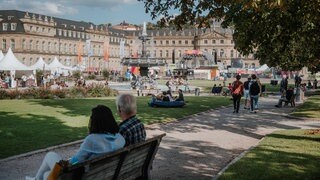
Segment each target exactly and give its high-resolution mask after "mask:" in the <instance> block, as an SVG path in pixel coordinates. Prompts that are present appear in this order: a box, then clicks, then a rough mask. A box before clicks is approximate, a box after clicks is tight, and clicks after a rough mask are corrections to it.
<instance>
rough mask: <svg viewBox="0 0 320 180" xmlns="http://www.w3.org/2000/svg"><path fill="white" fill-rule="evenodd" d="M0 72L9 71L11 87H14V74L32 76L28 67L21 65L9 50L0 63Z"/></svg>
mask: <svg viewBox="0 0 320 180" xmlns="http://www.w3.org/2000/svg"><path fill="white" fill-rule="evenodd" d="M0 71H10V77H11V87H16V81H15V77H16V74H17V73H19V75H22V74H29V75H30V74H32V73H33V71H32V69H31V68H29V67H28V66H26V65H24V64H23V63H21V62H20V61H19V60H18V59H17V58H16V57H15V56H14V54H13V52H12V50H11V48H9V50H8V52H7V54H6V55H5V56H4V57H3V58H2V59H1V61H0Z"/></svg>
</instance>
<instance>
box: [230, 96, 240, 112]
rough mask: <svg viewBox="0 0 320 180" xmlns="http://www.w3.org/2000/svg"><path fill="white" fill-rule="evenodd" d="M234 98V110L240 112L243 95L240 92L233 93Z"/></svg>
mask: <svg viewBox="0 0 320 180" xmlns="http://www.w3.org/2000/svg"><path fill="white" fill-rule="evenodd" d="M232 99H233V108H234V111H236V112H239V107H240V99H241V95H240V94H233V95H232Z"/></svg>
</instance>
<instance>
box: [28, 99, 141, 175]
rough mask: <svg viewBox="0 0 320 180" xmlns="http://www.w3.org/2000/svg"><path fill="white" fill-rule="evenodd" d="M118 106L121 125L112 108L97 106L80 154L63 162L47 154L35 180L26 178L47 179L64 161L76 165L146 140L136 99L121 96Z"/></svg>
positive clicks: (51, 153) (53, 153)
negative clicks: (138, 114)
mask: <svg viewBox="0 0 320 180" xmlns="http://www.w3.org/2000/svg"><path fill="white" fill-rule="evenodd" d="M115 105H116V107H117V113H118V115H119V117H120V118H121V120H122V121H121V123H120V124H117V122H116V120H115V118H114V115H113V114H112V111H111V110H110V108H109V107H107V106H105V105H97V106H96V107H94V108H92V110H91V116H90V119H89V126H88V127H89V132H88V135H87V136H86V137H85V138H84V141H83V142H82V144H81V145H80V148H79V149H78V151H77V153H76V154H74V155H73V156H72V157H70V159H68V160H62V157H61V156H60V155H59V154H57V153H55V152H52V151H50V152H48V153H47V154H46V155H45V157H44V159H43V161H42V163H41V165H40V168H39V169H38V171H37V173H36V175H35V177H29V176H27V177H26V180H32V179H36V180H42V179H48V177H50V176H52V174H53V169H54V167H55V164H56V163H58V162H61V161H63V162H64V163H68V164H72V165H73V164H77V163H80V162H83V161H85V160H88V159H92V158H95V157H97V156H99V155H102V154H105V153H110V152H113V151H116V150H118V149H121V148H123V147H126V146H129V145H131V144H136V143H139V142H142V141H144V140H145V139H146V131H145V127H144V125H143V124H142V123H141V121H140V120H139V119H138V118H137V103H136V98H135V97H134V96H133V95H131V94H121V95H119V96H118V97H117V98H116V102H115Z"/></svg>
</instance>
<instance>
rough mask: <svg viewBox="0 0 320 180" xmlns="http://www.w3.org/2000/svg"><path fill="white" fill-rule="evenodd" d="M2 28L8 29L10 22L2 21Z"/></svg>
mask: <svg viewBox="0 0 320 180" xmlns="http://www.w3.org/2000/svg"><path fill="white" fill-rule="evenodd" d="M2 30H3V31H8V23H2Z"/></svg>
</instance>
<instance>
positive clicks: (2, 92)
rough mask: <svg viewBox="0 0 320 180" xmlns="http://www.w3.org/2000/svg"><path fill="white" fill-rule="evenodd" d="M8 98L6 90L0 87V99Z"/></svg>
mask: <svg viewBox="0 0 320 180" xmlns="http://www.w3.org/2000/svg"><path fill="white" fill-rule="evenodd" d="M7 98H8V92H7V91H6V90H4V89H0V99H7Z"/></svg>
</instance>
